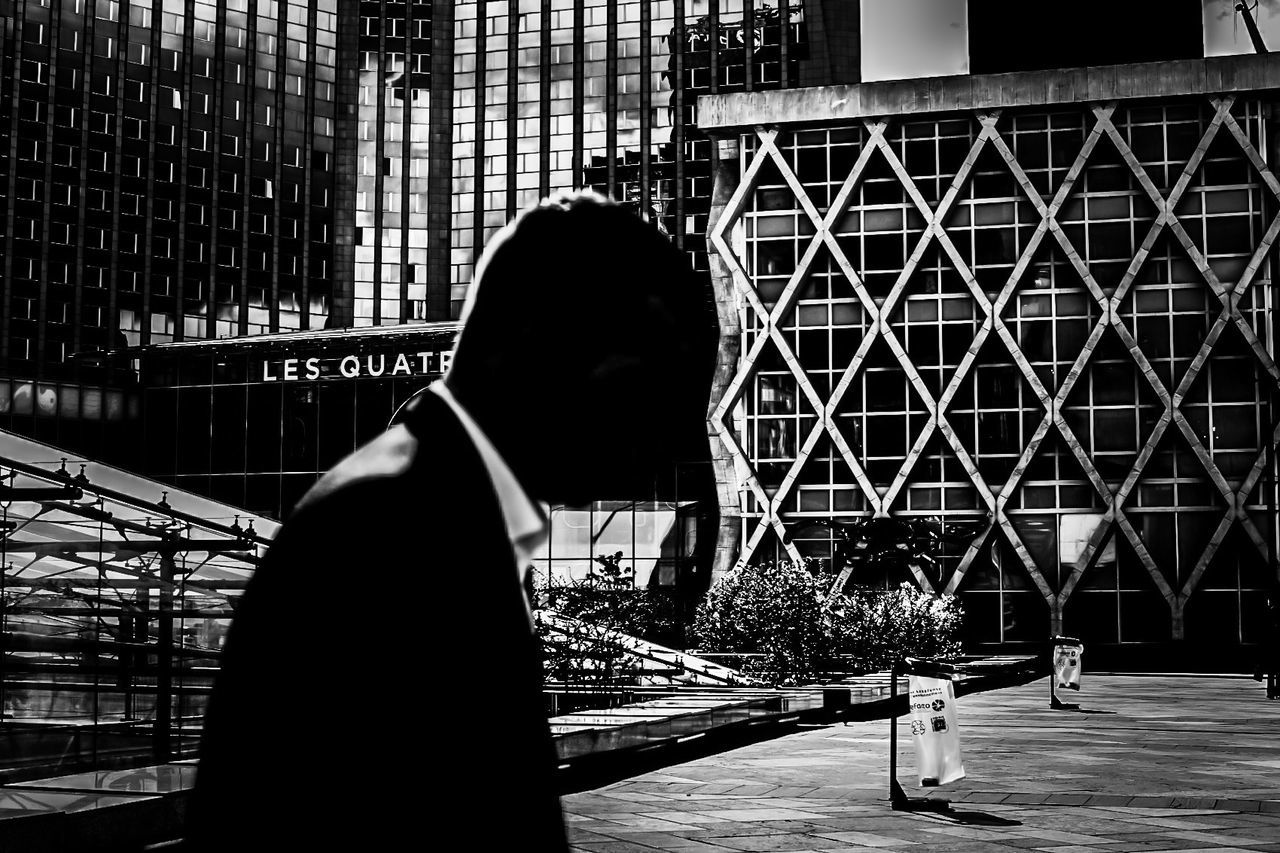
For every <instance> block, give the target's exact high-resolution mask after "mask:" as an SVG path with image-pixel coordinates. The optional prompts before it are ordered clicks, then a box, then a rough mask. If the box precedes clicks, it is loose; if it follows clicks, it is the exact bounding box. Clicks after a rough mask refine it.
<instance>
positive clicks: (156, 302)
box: [0, 0, 338, 451]
mask: <svg viewBox="0 0 1280 853" xmlns="http://www.w3.org/2000/svg"><path fill="white" fill-rule="evenodd" d="M337 13H338V3H337V0H302V1H301V2H298V1H297V0H295V2H285V0H225V2H216V3H215V2H213V0H196V2H189V3H188V2H180V1H179V0H133V2H118V0H13V2H10V3H6V4H5V15H4V30H5V31H4V40H5V41H4V61H3V62H2V63H0V91H2V92H3V95H4V102H5V105H6V106H5V109H3V110H0V222H2V223H3V224H2V225H0V228H2V229H3V233H2V234H0V241H2V248H0V364H2V365H3V367H0V424H2V425H4V426H5V427H6V428H14V429H17V430H19V431H22V432H26V433H28V434H32V435H36V436H38V437H42V438H46V439H49V440H52V441H56V442H58V443H61V444H65V445H73V446H79V447H84V448H86V449H88V450H91V451H98V450H107V451H109V450H110V448H111V446H113V445H116V444H118V443H119V441H120V439H121V438H122V435H121V434H120V433H119V430H118V429H117V425H118V424H120V423H122V422H125V421H135V422H136V419H137V417H138V397H137V392H136V375H134V373H133V365H132V364H131V363H130V361H129V360H128V359H127V358H124V359H122V358H115V357H104V358H98V359H83V358H77V357H76V356H77V354H82V353H86V352H90V351H95V350H110V351H118V350H120V349H122V348H126V347H132V346H146V345H149V344H153V343H160V342H164V341H173V340H184V339H192V338H213V337H227V336H243V335H253V334H261V333H269V332H279V331H284V330H292V329H307V328H313V327H320V326H323V325H324V324H325V322H326V318H327V316H328V314H329V311H330V304H331V296H332V291H333V287H332V282H333V279H334V270H333V261H334V252H335V233H334V222H335V215H336V210H337V206H336V203H335V197H334V185H333V176H334V171H335V160H334V136H335V128H334V119H335V103H336V97H337V96H336V88H335V84H336V79H337V51H336V47H337V22H338V14H337ZM104 436H105V438H104Z"/></svg>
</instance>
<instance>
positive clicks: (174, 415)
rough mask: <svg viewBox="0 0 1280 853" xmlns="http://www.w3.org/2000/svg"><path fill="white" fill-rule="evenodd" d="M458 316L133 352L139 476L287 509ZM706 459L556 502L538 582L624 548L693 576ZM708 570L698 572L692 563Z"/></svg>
mask: <svg viewBox="0 0 1280 853" xmlns="http://www.w3.org/2000/svg"><path fill="white" fill-rule="evenodd" d="M456 332H457V325H456V324H453V323H434V324H416V325H409V326H402V327H398V328H395V329H369V330H366V331H352V330H345V331H333V332H313V333H310V334H306V335H281V336H261V337H258V338H248V339H244V340H235V341H217V342H196V341H191V342H186V343H176V344H169V345H166V346H158V347H153V348H152V349H150V350H149V351H148V352H147V354H146V355H145V356H144V358H143V361H142V375H143V379H144V386H145V387H144V390H143V391H142V395H143V404H144V406H145V419H144V424H143V430H142V433H143V435H142V439H143V440H142V442H141V443H142V446H143V448H145V449H144V451H143V456H142V460H141V468H142V470H144V471H146V473H147V475H148V476H151V477H155V478H156V479H158V480H160V481H163V482H165V483H171V484H173V485H174V486H175V487H177V488H180V489H183V490H186V491H190V492H194V493H197V494H201V495H208V496H209V497H211V498H213V499H215V500H217V501H220V502H224V503H227V504H230V505H233V506H238V507H245V508H246V509H247V510H248V511H250V512H252V513H255V514H258V515H262V516H265V517H271V518H285V517H286V516H287V515H288V513H289V511H290V510H291V509H292V508H293V506H294V504H296V503H297V501H298V500H299V499H300V498H301V497H302V495H303V494H304V493H305V492H306V491H307V489H309V488H310V487H311V486H312V484H314V483H315V482H316V480H318V479H319V478H320V477H321V476H323V475H324V473H325V472H326V471H328V470H329V469H330V468H332V467H333V466H334V465H335V464H337V463H338V462H339V461H340V460H341V459H343V458H344V457H345V456H347V455H348V454H350V453H351V452H352V451H354V450H355V449H356V448H357V447H359V446H360V445H362V444H364V443H365V442H367V441H370V440H372V439H373V438H376V437H377V436H378V435H379V434H380V433H381V432H383V430H385V429H386V427H387V424H388V423H389V422H390V420H391V418H392V416H393V415H394V414H395V412H396V411H397V410H398V409H399V408H400V406H401V405H403V404H404V403H405V401H407V400H408V399H409V398H410V397H412V396H413V395H414V394H416V393H418V392H419V391H421V389H423V388H425V387H426V386H427V385H428V384H430V383H431V382H433V381H435V380H436V379H439V378H440V376H441V375H442V373H443V371H444V370H446V369H447V367H448V364H449V360H450V358H451V356H452V350H453V339H454V336H455V334H456ZM706 480H707V476H706V472H703V471H691V470H682V471H679V472H675V473H673V475H672V476H670V477H666V478H664V482H662V483H661V484H659V487H658V488H657V489H656V490H655V493H654V494H649V495H643V496H635V497H632V499H630V500H622V501H609V502H601V503H597V504H593V505H591V506H588V507H582V508H563V507H556V508H553V511H552V516H551V520H552V525H551V532H550V538H549V540H548V542H547V544H546V546H545V548H544V549H543V550H542V551H541V552H539V553H538V554H536V555H535V557H534V567H535V570H536V572H537V574H536V577H537V579H538V581H539V582H540V583H544V584H545V583H547V582H548V581H551V580H554V581H557V582H561V581H564V580H566V579H568V578H582V577H585V576H586V575H587V574H588V572H589V570H590V569H591V567H592V565H593V560H594V558H596V557H598V556H601V555H605V554H613V553H615V552H617V551H622V552H623V555H624V558H623V560H622V563H621V566H622V567H623V568H625V569H631V570H633V571H634V572H635V575H634V576H635V579H636V583H638V584H640V585H645V584H650V583H652V584H655V585H662V586H681V587H684V586H685V585H690V584H691V585H696V583H697V581H696V580H695V575H696V574H697V570H698V566H699V561H703V562H705V561H706V559H707V558H708V552H707V549H708V548H710V547H711V546H712V545H713V537H712V536H711V535H710V533H707V532H703V535H702V536H701V537H700V536H699V533H700V531H704V526H705V525H706V524H708V523H709V522H710V519H709V518H708V511H709V507H712V506H713V503H711V502H710V501H708V500H706V498H707V496H708V494H709V484H708V483H707V482H706ZM700 577H702V578H705V577H706V572H703V573H702V575H701V576H700Z"/></svg>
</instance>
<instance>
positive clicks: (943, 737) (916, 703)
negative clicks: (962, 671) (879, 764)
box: [910, 675, 964, 787]
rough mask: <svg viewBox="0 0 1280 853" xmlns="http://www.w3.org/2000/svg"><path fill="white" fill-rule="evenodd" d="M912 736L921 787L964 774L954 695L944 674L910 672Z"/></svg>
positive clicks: (962, 776)
mask: <svg viewBox="0 0 1280 853" xmlns="http://www.w3.org/2000/svg"><path fill="white" fill-rule="evenodd" d="M910 681H911V736H912V739H913V740H914V741H915V745H916V775H917V776H918V777H919V781H920V786H921V787H931V786H934V785H945V784H947V783H948V782H955V781H956V780H957V779H963V778H964V765H963V764H962V763H961V762H960V730H959V728H957V726H956V695H955V689H954V688H953V687H952V684H951V682H950V681H948V680H946V679H944V678H925V677H924V676H922V675H913V676H911V679H910Z"/></svg>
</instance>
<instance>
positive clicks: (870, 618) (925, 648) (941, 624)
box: [831, 583, 964, 672]
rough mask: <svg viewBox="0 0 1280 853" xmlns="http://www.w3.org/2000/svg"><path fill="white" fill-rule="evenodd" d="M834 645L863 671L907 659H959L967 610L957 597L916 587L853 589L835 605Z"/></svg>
mask: <svg viewBox="0 0 1280 853" xmlns="http://www.w3.org/2000/svg"><path fill="white" fill-rule="evenodd" d="M831 614H832V620H831V624H832V627H833V630H834V634H833V637H832V639H833V644H834V651H835V652H836V653H837V654H841V655H846V656H848V657H849V658H851V663H852V665H853V668H854V669H855V670H857V671H860V672H874V671H877V670H882V669H888V668H889V667H890V666H891V665H892V664H893V663H894V661H896V660H900V659H901V658H903V657H920V658H941V659H947V658H954V657H957V656H958V655H959V654H960V651H961V646H960V631H961V627H962V625H963V623H964V609H963V608H962V607H961V605H960V600H959V599H958V598H956V597H955V596H954V595H931V594H930V593H927V592H924V591H922V590H919V589H917V588H916V587H914V586H912V585H911V584H908V583H904V584H900V585H899V586H898V587H897V588H895V589H872V588H869V587H854V588H852V589H851V590H850V591H849V592H848V593H846V594H844V595H840V596H837V597H836V598H835V599H833V601H832V602H831Z"/></svg>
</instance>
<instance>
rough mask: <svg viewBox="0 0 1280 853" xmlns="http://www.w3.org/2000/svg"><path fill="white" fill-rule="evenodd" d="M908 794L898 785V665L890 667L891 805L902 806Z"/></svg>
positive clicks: (894, 806)
mask: <svg viewBox="0 0 1280 853" xmlns="http://www.w3.org/2000/svg"><path fill="white" fill-rule="evenodd" d="M906 798H907V797H906V792H905V791H903V790H902V786H901V785H899V784H898V664H897V663H896V662H895V663H894V665H893V666H891V667H889V803H890V804H891V805H892V807H893V808H894V809H898V808H900V807H901V806H902V804H903V802H904V801H905V800H906Z"/></svg>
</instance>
